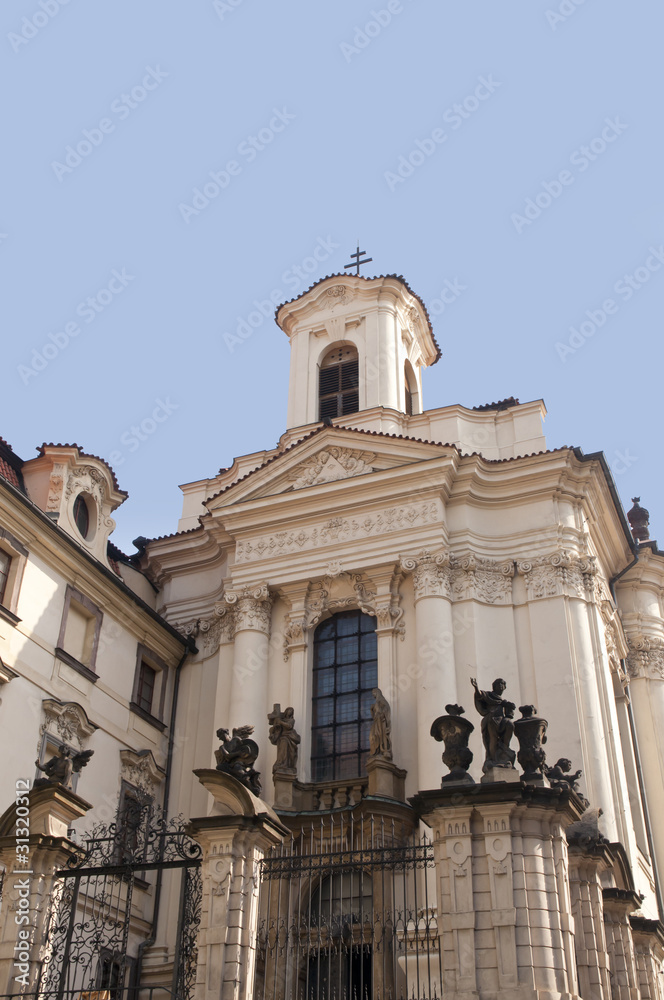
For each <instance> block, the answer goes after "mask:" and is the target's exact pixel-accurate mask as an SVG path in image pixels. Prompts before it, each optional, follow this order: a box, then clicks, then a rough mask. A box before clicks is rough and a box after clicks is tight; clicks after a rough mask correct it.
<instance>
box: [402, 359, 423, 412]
mask: <svg viewBox="0 0 664 1000" xmlns="http://www.w3.org/2000/svg"><path fill="white" fill-rule="evenodd" d="M404 394H405V409H406V414H407V416H409V417H412V415H413V414H414V413H419V412H420V406H419V394H418V391H417V377H416V375H415V372H414V371H413V366H412V365H411V363H410V361H406V364H405V368H404Z"/></svg>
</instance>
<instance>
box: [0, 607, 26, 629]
mask: <svg viewBox="0 0 664 1000" xmlns="http://www.w3.org/2000/svg"><path fill="white" fill-rule="evenodd" d="M0 618H4V620H5V621H6V622H9V624H10V625H18V623H19V622H20V621H21V619H20V618H19V617H18V615H15V614H14V613H13V612H12V611H10V610H9V608H6V607H5V606H4V605H3V604H0Z"/></svg>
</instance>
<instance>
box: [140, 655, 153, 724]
mask: <svg viewBox="0 0 664 1000" xmlns="http://www.w3.org/2000/svg"><path fill="white" fill-rule="evenodd" d="M156 680H157V671H156V670H153V669H152V667H151V666H150V665H149V664H147V663H145V662H143V663H141V666H140V670H139V673H138V693H137V695H136V703H137V705H139V707H140V708H142V709H143V711H144V712H150V713H151V712H152V698H153V696H154V688H155V682H156Z"/></svg>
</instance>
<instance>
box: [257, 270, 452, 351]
mask: <svg viewBox="0 0 664 1000" xmlns="http://www.w3.org/2000/svg"><path fill="white" fill-rule="evenodd" d="M330 278H344V279H345V280H348V279H352V280H359V281H378V280H379V279H380V278H395V279H396V281H400V282H401V284H402V285H403V286H404V287H405V288H406V289H407V291H409V292H410V294H411V295H412V296H413V298H414V299H417V301H418V302H419V304H420V305H421V306H422V309H423V310H424V315H425V316H426V318H427V325H428V327H429V333H430V334H431V339H432V340H433V343H434V347H435V348H436V358H435V360H434V361H432V362H431V363H432V364H434V365H435V364H436V361H439V360H440V358H441V357H442V351H441V349H440V347H439V346H438V341H437V340H436V338H435V337H434V334H433V327H432V326H431V317H430V316H429V310H428V309H427V307H426V306H425V304H424V302H423V301H422V299H421V298H420V296H419V295H418V294H417V292H414V291H413V289H412V288H411V287H410V285H409V284H408V282H407V281H406V279H405V278H404V276H403V275H402V274H374V275H373V276H372V277H371V278H370V277H368V276H366V275H364V274H343V273H340V274H326V275H325V277H324V278H319V279H318V281H314V283H313V285H309V287H308V288H307V289H305V291H304V292H300V294H299V295H296V296H295V298H293V299H287V301H286V302H282V303H281V305H280V306H277V308H276V309H275V311H274V318H275V321H276V323H277V325H279V320H278V319H277V316H278V315H279V312H280V311H281V310H282V309H283V308H284V306H289V305H291V303H293V302H297V301H298V299H301V298H302V296H303V295H307V294H308V293H309V292H311V291H313V289H314V288H317V287H318V286H319V285H322V283H323V282H324V281H329V279H330Z"/></svg>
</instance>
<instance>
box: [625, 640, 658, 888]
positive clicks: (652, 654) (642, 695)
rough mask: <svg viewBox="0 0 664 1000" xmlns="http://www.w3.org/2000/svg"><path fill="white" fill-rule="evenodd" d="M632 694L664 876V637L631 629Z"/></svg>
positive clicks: (644, 779) (644, 772)
mask: <svg viewBox="0 0 664 1000" xmlns="http://www.w3.org/2000/svg"><path fill="white" fill-rule="evenodd" d="M627 642H628V646H629V655H628V657H627V671H628V673H629V695H630V699H631V702H632V712H633V713H634V723H635V726H636V736H637V741H638V748H639V753H640V757H641V764H642V768H643V781H644V784H645V789H646V797H647V800H648V811H649V813H650V820H651V831H652V838H653V844H654V853H655V857H656V861H657V868H658V870H659V872H660V877H662V873H664V756H663V743H662V734H664V638H663V637H662V636H659V635H657V636H656V635H645V634H643V633H642V632H640V631H636V630H635V629H633V628H630V629H629V631H628V632H627Z"/></svg>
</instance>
